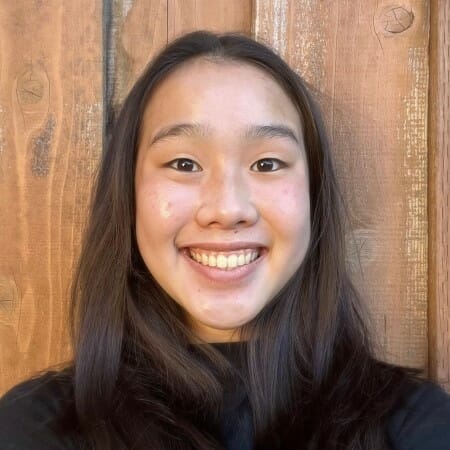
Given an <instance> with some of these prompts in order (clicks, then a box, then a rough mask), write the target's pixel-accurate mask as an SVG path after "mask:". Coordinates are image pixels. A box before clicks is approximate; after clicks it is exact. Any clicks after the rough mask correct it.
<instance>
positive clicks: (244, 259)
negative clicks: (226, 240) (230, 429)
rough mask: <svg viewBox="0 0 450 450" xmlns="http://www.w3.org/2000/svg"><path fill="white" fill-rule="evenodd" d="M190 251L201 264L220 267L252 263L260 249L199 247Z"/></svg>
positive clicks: (225, 267)
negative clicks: (209, 249)
mask: <svg viewBox="0 0 450 450" xmlns="http://www.w3.org/2000/svg"><path fill="white" fill-rule="evenodd" d="M189 253H190V255H191V257H192V258H193V259H195V260H196V261H197V262H199V263H200V264H203V265H204V266H210V267H218V268H219V269H227V268H235V267H238V266H244V265H245V264H250V263H251V262H252V261H254V260H255V259H256V258H257V257H258V254H259V253H258V250H254V249H248V250H239V251H234V252H233V253H224V252H205V251H204V250H199V249H189Z"/></svg>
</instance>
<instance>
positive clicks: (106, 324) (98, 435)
mask: <svg viewBox="0 0 450 450" xmlns="http://www.w3.org/2000/svg"><path fill="white" fill-rule="evenodd" d="M198 57H202V58H212V59H214V60H215V61H218V63H221V61H230V60H232V61H237V62H241V63H243V64H252V65H255V66H257V67H259V68H260V69H261V70H264V71H265V72H267V73H269V74H271V75H272V77H273V78H274V79H275V80H276V81H277V82H278V83H279V85H280V86H281V87H282V88H283V89H284V90H285V91H286V93H287V94H288V95H289V98H290V99H291V100H292V102H293V104H294V105H295V106H296V107H297V109H298V111H299V114H300V116H301V118H302V122H303V131H304V139H305V146H306V153H307V160H308V169H309V182H310V186H309V188H310V201H311V205H310V206H311V242H310V246H309V248H308V251H307V254H306V256H305V259H304V261H303V263H302V264H301V266H300V267H299V269H298V270H297V272H296V273H295V274H294V276H292V277H291V279H290V280H289V282H288V283H287V284H286V285H285V286H284V288H283V289H282V290H281V291H280V292H279V293H278V294H277V295H276V297H275V298H273V299H272V301H271V302H270V303H269V304H268V305H267V306H266V307H265V308H264V309H263V310H262V311H261V312H260V313H259V314H258V315H257V316H256V317H255V318H254V319H253V320H252V321H251V322H249V323H247V324H245V325H244V326H243V327H242V333H245V336H248V337H249V338H248V340H247V341H246V342H245V345H242V347H241V348H242V350H241V358H242V364H243V367H245V371H244V373H245V376H244V382H245V388H246V391H247V394H248V399H249V403H250V405H251V411H252V421H253V430H254V439H255V448H258V447H262V446H263V445H264V446H266V448H271V449H276V448H283V449H288V448H289V449H297V448H298V449H300V448H305V444H306V442H309V445H310V447H309V448H316V449H320V450H323V449H355V450H356V449H361V450H362V449H364V450H380V449H382V448H384V446H385V445H386V443H385V432H384V422H385V419H386V417H387V415H388V414H389V412H390V411H391V410H392V407H393V405H394V404H395V402H396V400H397V398H398V396H399V393H400V391H401V389H402V386H403V385H404V384H405V383H406V381H407V380H409V379H412V377H413V375H414V374H415V373H416V372H413V371H408V370H407V369H405V368H400V367H394V366H391V365H389V364H387V363H383V362H381V361H378V360H377V359H376V358H375V356H374V351H373V348H372V347H371V344H370V338H369V333H368V330H367V329H366V326H365V323H364V320H363V318H362V314H361V312H360V299H359V297H358V294H357V292H356V290H355V288H354V286H353V285H352V283H351V281H350V279H349V276H348V273H347V270H346V264H345V245H344V230H343V223H342V213H343V202H342V199H341V196H340V194H339V189H338V185H337V181H336V178H335V173H334V169H333V164H332V161H331V154H330V148H329V145H328V143H327V138H326V135H325V131H324V126H323V125H322V122H321V118H320V113H319V110H318V108H317V106H316V103H315V102H314V101H313V98H312V96H311V93H310V90H309V89H308V87H307V85H306V84H305V82H304V81H303V80H302V79H301V78H300V77H299V76H298V75H297V74H296V73H295V72H294V71H293V70H292V69H291V68H290V67H289V66H288V65H287V64H286V63H285V62H284V61H283V60H282V59H281V58H280V57H279V56H278V55H277V54H276V53H275V52H274V51H273V50H271V49H270V48H269V47H268V46H266V45H263V44H262V43H258V42H256V41H255V40H253V39H251V38H249V37H246V36H243V35H241V34H236V33H228V34H214V33H210V32H204V31H197V32H193V33H189V34H186V35H184V36H181V37H180V38H178V39H176V40H175V41H173V42H172V43H170V44H169V45H168V46H167V47H166V48H165V49H164V50H163V51H162V52H161V53H160V54H159V55H157V56H156V57H155V58H154V59H153V60H152V61H151V62H150V64H149V65H148V66H147V68H146V69H145V70H144V72H143V73H142V75H141V76H140V78H139V79H138V80H137V82H136V83H135V85H134V86H133V88H132V89H131V91H130V93H129V94H128V96H127V98H126V99H125V101H124V103H123V106H122V108H121V110H120V113H119V114H118V116H117V118H116V119H115V120H114V123H113V126H112V132H111V135H110V136H109V138H108V142H107V148H106V151H105V152H104V154H103V157H102V160H101V164H100V166H99V172H98V176H97V179H96V183H95V188H94V190H93V197H92V203H91V209H90V216H89V223H88V227H87V229H86V233H85V238H84V242H83V246H82V252H81V256H80V259H79V265H78V269H77V272H76V276H75V278H74V282H73V289H72V299H73V304H72V311H71V312H72V324H73V326H72V336H73V345H74V349H75V357H74V369H75V371H74V398H75V405H76V415H77V418H78V421H79V424H80V429H81V434H82V435H83V437H84V438H85V439H86V442H88V443H89V445H90V447H89V448H92V446H93V447H94V448H95V449H101V450H107V449H129V448H133V449H141V448H142V449H148V448H151V449H161V450H162V449H220V448H223V447H222V446H221V443H220V442H219V440H218V439H217V433H218V429H219V426H220V419H221V413H222V397H223V390H224V386H225V385H226V384H227V382H229V380H233V377H234V376H235V372H234V370H233V367H232V366H231V365H230V364H228V362H227V360H226V358H224V357H223V356H222V355H221V353H220V352H219V351H217V350H216V349H215V348H213V346H211V345H208V344H204V345H198V346H197V348H196V351H195V352H194V351H193V349H192V345H190V344H191V343H192V342H193V338H194V336H193V334H192V332H191V330H190V329H189V328H188V327H187V326H186V323H185V320H184V315H183V311H182V310H181V308H180V307H179V305H177V303H176V302H175V301H173V300H172V299H171V298H170V297H169V296H168V294H167V293H166V292H165V291H164V290H163V289H162V288H161V287H160V286H159V285H158V283H157V281H156V280H155V279H154V278H153V277H152V274H151V273H149V271H148V270H147V268H146V266H145V264H144V262H143V260H142V258H141V256H140V253H139V250H138V247H137V245H136V238H135V195H134V176H135V163H136V153H137V142H138V136H139V131H140V130H139V127H140V123H141V119H142V115H143V112H144V109H145V106H146V104H147V102H148V101H149V99H151V95H152V91H153V90H154V88H155V86H156V85H157V84H158V83H159V82H160V81H161V80H163V79H164V78H165V77H166V76H167V75H168V74H170V73H171V72H172V71H174V70H175V69H176V68H177V67H179V66H180V65H181V64H183V63H184V62H186V61H188V60H190V59H192V58H198ZM261 331H263V332H261ZM324 411H326V414H324ZM274 436H276V439H274V438H273V437H274Z"/></svg>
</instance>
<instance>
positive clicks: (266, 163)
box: [252, 158, 286, 172]
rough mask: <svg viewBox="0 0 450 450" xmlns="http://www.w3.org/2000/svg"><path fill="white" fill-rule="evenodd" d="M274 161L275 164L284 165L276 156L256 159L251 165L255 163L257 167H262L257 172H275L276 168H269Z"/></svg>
mask: <svg viewBox="0 0 450 450" xmlns="http://www.w3.org/2000/svg"><path fill="white" fill-rule="evenodd" d="M274 161H275V164H278V165H280V166H281V167H286V164H285V163H284V162H283V161H280V160H279V159H277V158H264V159H260V160H259V161H256V163H255V164H253V165H257V166H258V168H259V169H262V170H260V171H259V172H276V170H270V169H271V168H273V165H274ZM252 167H253V166H252Z"/></svg>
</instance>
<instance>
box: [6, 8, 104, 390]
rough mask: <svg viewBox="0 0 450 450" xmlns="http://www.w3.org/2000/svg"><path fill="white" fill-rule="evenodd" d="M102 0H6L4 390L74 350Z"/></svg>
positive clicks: (97, 123) (93, 153) (98, 94)
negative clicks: (71, 319)
mask: <svg viewBox="0 0 450 450" xmlns="http://www.w3.org/2000/svg"><path fill="white" fill-rule="evenodd" d="M101 68H102V57H101V3H100V2H99V1H96V2H93V1H91V0H80V1H77V2H59V1H57V0H41V1H39V2H30V1H27V0H17V1H14V2H7V1H5V2H2V8H1V12H0V84H1V86H2V89H1V91H0V210H1V211H2V214H1V217H0V248H1V258H0V393H3V392H4V391H5V390H6V389H8V388H9V387H11V386H12V385H14V384H16V383H17V382H18V381H20V380H22V379H25V378H27V377H29V376H30V375H32V374H33V373H35V371H38V370H41V369H43V368H45V367H47V366H48V365H51V364H56V363H59V362H61V361H63V360H65V359H67V358H69V357H70V344H69V339H68V326H67V316H66V313H67V305H68V299H69V282H70V279H71V275H72V270H73V264H74V262H75V260H76V258H77V256H78V251H79V245H80V236H81V229H82V227H83V224H84V222H85V217H86V207H87V203H88V195H89V191H90V181H91V177H92V174H93V171H94V168H95V166H96V164H97V160H98V157H99V154H100V151H101V128H102V126H101V124H102V102H101V98H102V87H101Z"/></svg>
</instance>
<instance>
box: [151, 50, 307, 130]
mask: <svg viewBox="0 0 450 450" xmlns="http://www.w3.org/2000/svg"><path fill="white" fill-rule="evenodd" d="M185 121H195V122H202V123H205V122H207V123H209V124H210V125H211V127H212V128H215V127H218V128H222V129H223V128H224V127H226V128H227V129H228V130H233V129H235V128H240V126H242V127H245V126H247V125H248V123H249V122H252V123H255V122H259V123H265V122H274V121H275V122H278V123H284V124H286V125H289V126H291V127H293V128H297V130H299V132H300V133H301V131H300V130H301V119H300V114H299V112H298V110H297V107H296V106H295V104H294V103H293V102H292V100H291V99H290V98H289V96H288V95H287V94H286V93H285V91H284V90H283V88H282V87H281V86H280V85H279V84H278V82H277V81H276V80H275V79H274V78H273V77H272V76H271V75H270V74H269V73H268V72H266V71H265V70H264V69H262V68H259V67H256V66H254V65H252V64H250V63H245V62H241V61H230V60H209V59H206V58H195V59H193V60H190V61H188V62H186V63H184V64H183V65H181V66H180V67H178V68H176V69H175V70H174V71H173V72H172V73H170V74H169V75H168V76H167V77H166V78H165V79H163V80H162V81H161V82H160V83H159V84H158V85H157V86H156V88H155V89H154V91H153V92H152V94H151V96H150V99H149V101H148V103H147V106H146V109H145V113H144V117H143V125H145V128H147V129H148V128H150V129H153V128H158V127H161V126H166V125H168V124H170V123H173V122H185Z"/></svg>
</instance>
